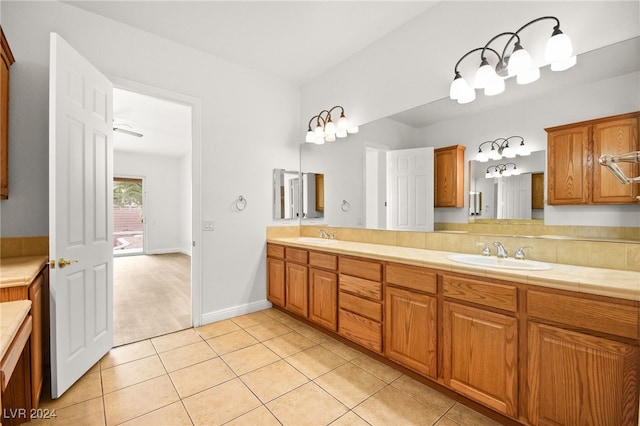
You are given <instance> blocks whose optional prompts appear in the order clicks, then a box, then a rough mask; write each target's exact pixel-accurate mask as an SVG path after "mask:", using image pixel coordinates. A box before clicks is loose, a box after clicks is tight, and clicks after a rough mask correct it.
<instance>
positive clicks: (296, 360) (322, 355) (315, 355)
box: [286, 345, 347, 379]
mask: <svg viewBox="0 0 640 426" xmlns="http://www.w3.org/2000/svg"><path fill="white" fill-rule="evenodd" d="M286 361H287V362H288V363H289V364H291V365H293V366H294V367H295V368H296V369H297V370H298V371H300V372H302V374H304V375H305V376H307V377H308V378H310V379H315V378H316V377H319V376H321V375H323V374H325V373H328V372H329V371H331V370H333V369H334V368H336V367H339V366H341V365H342V364H344V363H345V362H347V361H346V360H345V359H344V358H341V357H340V356H338V355H336V354H334V353H333V352H331V351H330V350H329V349H326V348H324V347H322V346H320V345H318V346H312V347H310V348H309V349H305V350H303V351H301V352H298V353H296V354H294V355H291V356H290V357H288V358H286Z"/></svg>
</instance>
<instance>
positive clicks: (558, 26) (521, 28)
mask: <svg viewBox="0 0 640 426" xmlns="http://www.w3.org/2000/svg"><path fill="white" fill-rule="evenodd" d="M546 19H553V20H554V21H556V25H554V26H553V31H554V32H555V31H557V30H559V29H560V20H559V19H558V18H556V17H555V16H541V17H540V18H536V19H534V20H533V21H529V22H527V23H526V24H524V25H523V26H521V27H520V28H518V30H517V31H516V32H515V33H513V35H512V36H511V38H510V39H509V41H507V44H505V45H504V49H502V57H503V58H504V55H505V53H506V52H507V48H508V47H509V44H511V42H512V41H513V39H514V38H515V37H518V43H520V37H519V35H518V34H520V31H522V30H524V29H525V28H527V27H528V26H530V25H533V24H535V23H536V22H540V21H544V20H546Z"/></svg>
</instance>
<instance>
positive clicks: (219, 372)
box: [169, 358, 236, 398]
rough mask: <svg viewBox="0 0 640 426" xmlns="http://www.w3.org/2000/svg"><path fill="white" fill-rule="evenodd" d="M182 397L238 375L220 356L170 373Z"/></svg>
mask: <svg viewBox="0 0 640 426" xmlns="http://www.w3.org/2000/svg"><path fill="white" fill-rule="evenodd" d="M169 376H170V377H171V380H172V381H173V384H174V385H175V387H176V389H177V390H178V394H179V395H180V397H181V398H185V397H187V396H190V395H193V394H195V393H198V392H202V391H203V390H205V389H209V388H212V387H214V386H217V385H219V384H220V383H224V382H226V381H229V380H231V379H234V378H235V377H236V375H235V374H234V372H233V371H231V369H230V368H229V367H227V364H225V363H224V362H223V361H222V359H220V358H213V359H210V360H208V361H205V362H202V363H200V364H195V365H192V366H190V367H187V368H183V369H182V370H178V371H174V372H172V373H169Z"/></svg>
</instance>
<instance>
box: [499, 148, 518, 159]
mask: <svg viewBox="0 0 640 426" xmlns="http://www.w3.org/2000/svg"><path fill="white" fill-rule="evenodd" d="M502 156H503V157H505V158H514V157H515V156H516V150H515V149H513V148H511V147H510V146H509V145H507V146H506V147H504V149H503V150H502Z"/></svg>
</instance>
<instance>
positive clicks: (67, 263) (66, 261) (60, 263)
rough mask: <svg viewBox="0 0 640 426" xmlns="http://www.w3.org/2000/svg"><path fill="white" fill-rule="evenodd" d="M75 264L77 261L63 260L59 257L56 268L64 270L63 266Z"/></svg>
mask: <svg viewBox="0 0 640 426" xmlns="http://www.w3.org/2000/svg"><path fill="white" fill-rule="evenodd" d="M76 262H78V261H77V260H68V259H65V258H64V257H61V258H60V259H59V260H58V266H59V267H61V268H64V267H65V266H69V265H71V264H72V263H76Z"/></svg>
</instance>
